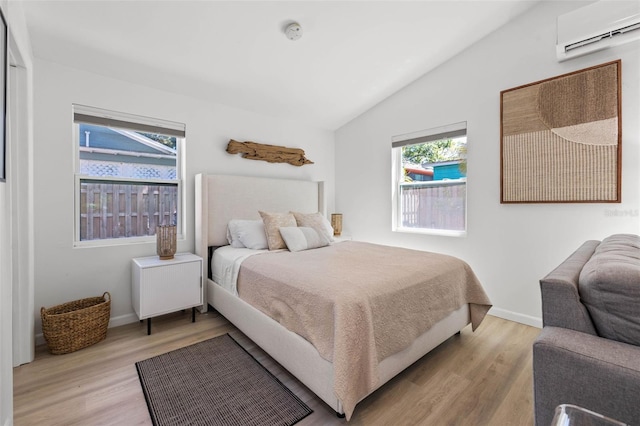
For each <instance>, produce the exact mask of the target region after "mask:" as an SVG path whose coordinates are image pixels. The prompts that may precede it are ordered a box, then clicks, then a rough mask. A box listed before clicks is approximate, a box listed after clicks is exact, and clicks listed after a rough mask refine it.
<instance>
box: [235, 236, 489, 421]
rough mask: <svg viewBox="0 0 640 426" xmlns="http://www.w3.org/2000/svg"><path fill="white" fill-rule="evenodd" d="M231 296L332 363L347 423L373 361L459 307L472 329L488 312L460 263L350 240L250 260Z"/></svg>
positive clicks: (374, 376)
mask: <svg viewBox="0 0 640 426" xmlns="http://www.w3.org/2000/svg"><path fill="white" fill-rule="evenodd" d="M238 292H239V294H240V297H241V298H242V299H243V300H245V301H247V302H248V303H250V304H252V305H253V306H255V307H256V308H258V309H260V310H261V311H262V312H264V313H266V314H267V315H269V316H270V317H271V318H273V319H275V320H276V321H278V322H279V323H281V324H282V325H283V326H285V327H286V328H288V329H289V330H291V331H293V332H295V333H297V334H299V335H300V336H302V337H304V338H305V339H307V340H308V341H309V342H311V343H312V344H313V345H314V346H315V347H316V349H317V350H318V352H319V353H320V355H321V356H322V357H323V358H325V359H327V360H329V361H331V362H333V365H334V371H335V379H334V380H335V382H334V390H335V393H336V395H337V396H338V398H339V399H340V400H341V401H342V404H343V407H344V410H345V414H346V417H347V420H348V419H349V418H350V417H351V414H352V412H353V409H354V408H355V405H356V404H357V403H358V402H359V401H360V400H361V399H362V398H364V397H365V396H367V395H368V394H369V393H370V392H371V391H372V390H373V389H375V388H376V383H377V380H378V372H377V367H378V363H379V361H381V360H383V359H384V358H386V357H387V356H389V355H392V354H394V353H396V352H398V351H401V350H402V349H404V348H406V347H408V346H409V345H410V344H411V342H412V341H413V340H414V339H415V338H416V337H418V336H419V335H421V334H422V333H424V332H425V331H426V330H428V329H429V328H430V327H431V326H432V325H433V324H435V323H436V322H438V321H440V320H441V319H443V318H445V317H446V316H447V315H448V314H449V313H451V312H452V311H454V310H456V309H458V308H460V307H461V306H462V305H464V304H466V303H470V313H471V322H472V326H473V329H474V330H475V329H476V327H477V326H478V325H479V324H480V322H481V321H482V319H483V318H484V316H485V314H486V313H487V311H488V310H489V308H490V307H491V302H490V301H489V298H488V297H487V295H486V294H485V292H484V290H483V288H482V286H481V285H480V283H479V282H478V279H477V278H476V276H475V274H474V273H473V271H472V270H471V268H470V267H469V266H468V265H467V264H466V263H465V262H463V261H462V260H460V259H457V258H455V257H451V256H446V255H442V254H436V253H429V252H422V251H416V250H409V249H403V248H397V247H387V246H381V245H375V244H368V243H361V242H351V241H349V242H343V243H339V244H334V245H332V246H329V247H324V248H321V249H315V250H307V251H302V252H297V253H291V252H288V251H284V252H270V253H265V254H263V255H256V256H251V257H249V258H248V259H246V260H245V261H244V262H243V263H242V266H241V268H240V273H239V276H238Z"/></svg>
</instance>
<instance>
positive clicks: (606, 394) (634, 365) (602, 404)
mask: <svg viewBox="0 0 640 426" xmlns="http://www.w3.org/2000/svg"><path fill="white" fill-rule="evenodd" d="M533 384H534V402H535V422H536V425H537V426H548V425H550V424H551V420H552V419H553V414H554V410H555V407H556V406H558V405H560V404H575V405H578V406H580V407H584V408H586V409H588V410H592V411H595V412H597V413H600V414H603V415H605V416H607V417H611V418H612V419H616V420H619V421H622V422H625V423H627V424H634V423H637V421H638V419H640V404H638V395H640V347H638V346H633V345H629V344H626V343H622V342H617V341H614V340H608V339H604V338H602V337H598V336H592V335H589V334H585V333H581V332H577V331H575V330H567V329H562V328H557V327H545V328H544V329H543V330H542V332H541V333H540V335H539V336H538V338H537V339H536V341H535V342H534V344H533Z"/></svg>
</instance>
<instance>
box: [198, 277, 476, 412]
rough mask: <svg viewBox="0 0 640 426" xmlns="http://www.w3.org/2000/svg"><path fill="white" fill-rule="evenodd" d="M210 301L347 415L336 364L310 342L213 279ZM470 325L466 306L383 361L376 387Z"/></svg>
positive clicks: (307, 384) (266, 350) (305, 383)
mask: <svg viewBox="0 0 640 426" xmlns="http://www.w3.org/2000/svg"><path fill="white" fill-rule="evenodd" d="M207 302H208V303H209V304H210V305H211V306H213V307H214V308H215V309H216V310H217V311H218V312H220V313H221V314H222V315H224V316H225V317H226V318H227V319H228V320H229V321H230V322H231V323H233V324H234V325H235V326H236V327H238V329H240V331H242V332H243V333H244V334H246V335H247V336H248V337H249V338H250V339H251V340H253V342H254V343H256V344H257V345H258V346H260V347H261V348H262V349H263V350H264V351H265V352H267V353H268V354H269V355H270V356H271V357H272V358H273V359H275V360H276V361H277V362H278V363H279V364H280V365H282V366H283V367H284V368H285V369H287V370H288V371H289V372H290V373H291V374H293V375H294V376H295V377H296V378H297V379H298V380H300V381H301V382H302V383H303V384H304V385H305V386H307V387H308V388H309V389H310V390H311V391H312V392H313V393H315V394H316V395H317V396H318V397H320V398H321V399H322V400H323V401H324V402H325V403H327V404H328V405H329V406H330V407H331V408H332V409H333V410H335V411H336V412H337V413H341V414H342V413H343V412H344V411H343V409H342V405H341V403H340V401H339V400H338V399H337V397H336V395H335V393H334V391H333V382H334V380H333V374H334V373H333V364H332V363H331V362H329V361H327V360H325V359H323V358H321V357H320V355H319V353H318V351H317V350H316V349H315V348H314V347H313V345H311V343H309V342H308V341H307V340H305V339H303V338H302V337H300V336H299V335H297V334H296V333H293V332H291V331H289V330H287V329H286V328H284V327H283V326H281V325H280V324H279V323H278V322H277V321H274V320H273V319H271V318H270V317H268V316H267V315H265V314H263V313H262V312H261V311H259V310H258V309H256V308H254V307H253V306H251V305H249V304H248V303H246V302H244V301H243V300H242V299H240V298H239V297H237V296H235V295H233V294H231V293H230V292H229V291H227V290H225V289H224V288H222V287H221V286H219V285H217V284H216V283H215V282H214V281H212V280H210V279H208V280H207ZM469 323H470V315H469V306H468V305H463V306H462V307H460V309H458V310H457V311H454V312H452V313H451V314H449V316H447V317H446V318H445V319H443V320H442V321H440V322H438V323H436V324H435V325H434V326H433V327H432V328H430V329H429V330H428V331H426V332H425V333H424V334H422V335H421V336H419V337H418V338H417V339H416V340H415V341H414V342H413V344H412V345H411V346H409V347H408V348H406V349H404V350H402V351H400V352H398V353H396V354H394V355H391V356H390V357H388V358H385V359H384V360H382V361H381V362H380V364H379V366H378V376H379V381H378V386H377V387H380V386H382V385H383V384H385V383H386V382H387V381H389V380H390V379H391V378H393V377H395V376H396V375H397V374H398V373H400V372H401V371H402V370H404V369H405V368H407V367H408V366H410V365H411V364H413V363H414V362H415V361H417V360H418V359H420V358H422V357H423V356H424V355H425V354H426V353H428V352H429V351H431V350H432V349H434V348H435V347H436V346H438V345H439V344H440V343H442V342H444V341H445V340H447V339H448V338H449V337H451V336H453V335H454V334H455V333H457V332H458V331H460V330H462V329H463V328H464V327H466V326H467V325H468V324H469ZM372 392H373V391H372Z"/></svg>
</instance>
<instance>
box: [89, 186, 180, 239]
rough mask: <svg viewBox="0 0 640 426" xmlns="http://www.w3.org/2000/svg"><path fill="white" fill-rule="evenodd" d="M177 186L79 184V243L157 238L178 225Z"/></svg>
mask: <svg viewBox="0 0 640 426" xmlns="http://www.w3.org/2000/svg"><path fill="white" fill-rule="evenodd" d="M177 207H178V185H177V184H170V185H161V184H153V185H146V184H133V183H105V182H95V181H91V182H83V181H81V182H80V240H81V241H84V240H97V239H107V238H127V237H141V236H148V235H155V233H156V226H158V225H172V224H176V223H177V217H176V215H177V211H178V210H177Z"/></svg>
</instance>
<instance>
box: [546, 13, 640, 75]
mask: <svg viewBox="0 0 640 426" xmlns="http://www.w3.org/2000/svg"><path fill="white" fill-rule="evenodd" d="M639 39H640V1H638V0H634V1H615V0H600V1H598V2H595V3H593V4H590V5H588V6H585V7H581V8H579V9H576V10H574V11H572V12H570V13H567V14H565V15H561V16H558V40H557V43H556V52H557V55H558V61H560V62H562V61H566V60H567V59H571V58H575V57H576V56H582V55H586V54H587V53H591V52H595V51H598V50H602V49H606V48H608V47H612V46H618V45H621V44H624V43H628V42H631V41H634V40H639Z"/></svg>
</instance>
